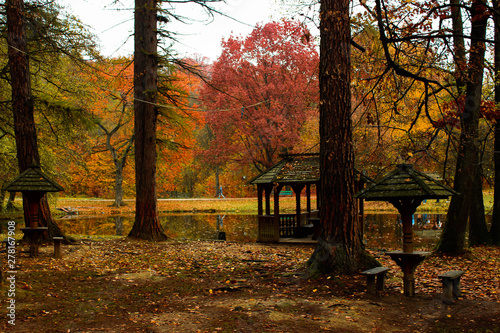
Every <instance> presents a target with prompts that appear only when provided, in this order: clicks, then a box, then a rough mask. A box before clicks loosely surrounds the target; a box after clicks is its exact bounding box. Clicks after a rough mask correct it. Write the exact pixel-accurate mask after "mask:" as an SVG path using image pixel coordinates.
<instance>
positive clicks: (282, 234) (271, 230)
mask: <svg viewBox="0 0 500 333" xmlns="http://www.w3.org/2000/svg"><path fill="white" fill-rule="evenodd" d="M309 215H310V214H308V213H307V212H306V213H302V214H301V215H300V218H301V221H302V223H301V225H304V224H306V223H307V222H306V221H307V218H308V217H309ZM279 220H280V225H279V229H278V230H279V235H277V234H276V233H277V228H276V226H275V225H274V215H260V216H259V233H258V241H259V242H263V243H265V242H278V241H279V239H280V238H291V237H295V238H298V237H302V233H301V230H299V228H298V224H297V215H295V214H280V219H279Z"/></svg>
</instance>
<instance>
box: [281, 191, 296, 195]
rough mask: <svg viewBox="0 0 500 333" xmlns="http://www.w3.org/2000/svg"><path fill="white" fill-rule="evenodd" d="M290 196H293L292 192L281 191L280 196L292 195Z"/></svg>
mask: <svg viewBox="0 0 500 333" xmlns="http://www.w3.org/2000/svg"><path fill="white" fill-rule="evenodd" d="M292 194H293V192H292V191H283V190H282V191H281V192H280V195H292Z"/></svg>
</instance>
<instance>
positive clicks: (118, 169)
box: [114, 164, 123, 207]
mask: <svg viewBox="0 0 500 333" xmlns="http://www.w3.org/2000/svg"><path fill="white" fill-rule="evenodd" d="M114 206H115V207H121V206H123V166H122V165H121V164H118V165H115V203H114Z"/></svg>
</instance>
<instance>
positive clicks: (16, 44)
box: [5, 0, 62, 237]
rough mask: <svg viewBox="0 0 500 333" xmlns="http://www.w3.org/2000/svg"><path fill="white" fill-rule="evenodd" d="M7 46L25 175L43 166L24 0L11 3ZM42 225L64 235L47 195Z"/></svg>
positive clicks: (16, 130) (27, 219)
mask: <svg viewBox="0 0 500 333" xmlns="http://www.w3.org/2000/svg"><path fill="white" fill-rule="evenodd" d="M5 6H6V16H7V43H8V57H9V67H10V68H9V69H10V76H11V86H12V111H13V115H14V133H15V137H16V149H17V162H18V166H19V172H20V173H22V172H24V171H25V170H26V169H28V168H29V167H30V166H31V165H33V164H36V165H40V155H39V152H38V142H37V134H36V124H35V118H34V108H33V96H32V94H31V79H30V67H29V58H28V49H27V41H26V30H25V26H24V19H23V16H24V14H25V11H24V3H23V1H22V0H7V1H6V3H5ZM23 207H24V220H25V223H26V225H27V226H29V225H30V216H29V207H28V205H27V200H26V198H24V196H23ZM38 216H39V221H38V223H39V225H41V226H47V227H48V228H49V232H48V234H49V237H53V236H61V235H62V232H61V230H60V229H59V227H58V226H57V224H55V222H54V220H53V219H52V215H51V213H50V209H49V205H48V201H47V196H46V195H44V196H43V197H42V198H41V199H40V209H39V213H38Z"/></svg>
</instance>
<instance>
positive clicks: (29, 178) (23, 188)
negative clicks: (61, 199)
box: [3, 166, 64, 192]
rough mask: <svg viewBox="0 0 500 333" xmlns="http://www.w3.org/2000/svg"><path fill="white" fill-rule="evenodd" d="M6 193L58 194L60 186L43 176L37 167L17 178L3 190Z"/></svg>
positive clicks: (29, 169) (30, 168)
mask: <svg viewBox="0 0 500 333" xmlns="http://www.w3.org/2000/svg"><path fill="white" fill-rule="evenodd" d="M3 189H4V190H5V191H8V192H59V191H63V190H64V189H63V188H62V186H61V185H59V184H58V183H57V182H55V181H54V180H52V179H50V177H49V176H47V175H46V174H44V173H43V172H42V170H41V169H40V167H39V166H32V167H29V168H28V169H26V170H25V171H24V172H23V173H22V174H20V175H19V176H17V177H16V178H15V179H14V180H13V181H11V182H10V183H9V184H7V185H6V186H5V187H4V188H3Z"/></svg>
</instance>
